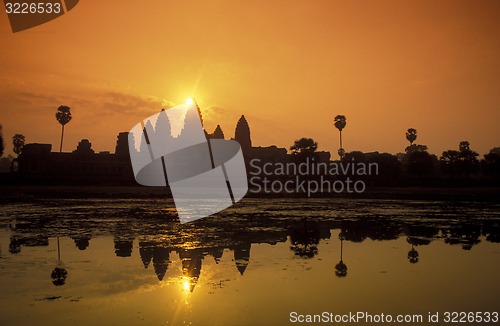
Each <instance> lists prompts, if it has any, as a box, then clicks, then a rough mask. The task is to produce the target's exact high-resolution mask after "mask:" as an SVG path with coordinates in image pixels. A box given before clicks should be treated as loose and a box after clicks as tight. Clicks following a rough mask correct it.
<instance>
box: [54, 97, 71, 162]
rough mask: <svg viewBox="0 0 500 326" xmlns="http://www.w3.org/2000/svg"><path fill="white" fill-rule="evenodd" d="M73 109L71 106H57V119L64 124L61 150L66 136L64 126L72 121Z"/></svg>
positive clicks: (60, 150)
mask: <svg viewBox="0 0 500 326" xmlns="http://www.w3.org/2000/svg"><path fill="white" fill-rule="evenodd" d="M70 110H71V109H70V108H69V106H64V105H61V106H60V107H58V108H57V112H56V119H57V121H58V122H59V123H60V124H61V126H62V133H61V146H60V147H59V152H62V145H63V138H64V126H65V125H66V124H67V123H68V122H70V121H71V111H70Z"/></svg>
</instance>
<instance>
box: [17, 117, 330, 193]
mask: <svg viewBox="0 0 500 326" xmlns="http://www.w3.org/2000/svg"><path fill="white" fill-rule="evenodd" d="M195 114H196V111H194V110H190V111H188V113H187V114H186V117H185V120H184V127H183V128H182V130H181V131H180V133H179V135H177V136H176V137H190V132H192V130H194V129H195V128H192V127H191V126H190V125H191V124H193V123H194V121H195V118H197V117H195V116H193V115H195ZM198 114H200V117H201V113H200V112H199V111H198ZM160 115H164V117H163V118H162V119H158V120H157V122H156V125H155V126H154V127H153V125H152V124H151V122H150V121H148V122H147V123H146V125H145V127H144V131H145V132H144V133H143V134H142V136H141V139H140V140H139V145H138V146H137V145H136V147H135V148H132V151H136V152H141V151H143V150H147V144H148V143H149V141H150V139H152V138H156V139H159V140H161V141H162V142H164V143H166V144H167V146H168V144H172V145H173V146H174V144H175V142H173V139H174V138H176V137H174V136H173V135H172V133H171V126H170V122H169V120H168V117H167V115H166V114H165V110H162V111H161V112H160ZM202 122H203V119H202ZM160 124H165V125H161V126H160ZM204 132H205V135H206V138H207V139H224V138H225V134H224V131H223V130H222V128H221V127H220V125H217V127H216V128H215V130H214V131H213V132H212V133H208V132H207V131H206V130H205V131H204ZM146 135H147V136H146ZM128 137H129V133H128V132H120V133H119V134H118V136H117V140H116V146H115V151H114V153H110V152H108V151H103V152H98V153H96V152H95V151H94V150H93V149H92V143H91V142H90V141H89V140H88V139H82V140H81V141H80V142H79V143H78V145H77V148H76V149H75V150H74V151H72V152H69V153H68V152H63V153H58V152H53V151H52V145H51V144H38V143H30V144H26V145H24V147H23V149H22V153H21V154H20V156H19V157H18V159H17V160H16V164H17V177H18V178H17V179H16V181H18V182H25V183H43V184H87V185H94V184H96V185H114V184H117V185H135V184H136V182H135V179H134V176H133V172H132V166H131V162H130V152H129V144H128V142H129V138H128ZM231 139H234V140H236V141H238V143H239V144H240V146H241V149H242V152H243V156H244V158H245V162H246V163H247V166H248V162H249V161H250V160H252V159H258V160H259V162H260V163H261V164H264V163H266V162H272V163H276V162H282V163H286V162H289V161H291V154H288V151H287V149H286V148H280V147H277V146H274V145H272V146H267V147H261V146H258V147H255V146H252V138H251V132H250V126H249V123H248V121H247V119H246V118H245V116H244V115H242V116H241V118H240V119H239V120H238V122H237V124H236V128H235V132H234V138H231ZM136 141H137V140H135V139H134V142H136ZM316 158H317V160H318V161H323V162H328V161H329V160H330V153H329V152H316Z"/></svg>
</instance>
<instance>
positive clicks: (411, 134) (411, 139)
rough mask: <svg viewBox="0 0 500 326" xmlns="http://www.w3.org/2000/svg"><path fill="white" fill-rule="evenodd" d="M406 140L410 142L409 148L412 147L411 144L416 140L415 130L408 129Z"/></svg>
mask: <svg viewBox="0 0 500 326" xmlns="http://www.w3.org/2000/svg"><path fill="white" fill-rule="evenodd" d="M406 139H407V140H408V141H409V142H410V146H411V145H413V142H414V141H415V140H417V129H414V128H410V129H408V131H407V132H406Z"/></svg>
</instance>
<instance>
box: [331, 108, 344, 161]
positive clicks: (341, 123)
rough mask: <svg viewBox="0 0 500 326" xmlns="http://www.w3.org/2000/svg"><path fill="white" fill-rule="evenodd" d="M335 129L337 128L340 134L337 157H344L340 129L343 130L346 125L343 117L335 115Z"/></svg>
mask: <svg viewBox="0 0 500 326" xmlns="http://www.w3.org/2000/svg"><path fill="white" fill-rule="evenodd" d="M333 121H334V125H335V128H337V129H338V130H339V132H340V148H339V151H338V153H339V156H340V158H343V157H344V154H345V151H344V147H343V146H342V129H344V128H345V125H346V118H345V115H337V116H336V117H335V119H333Z"/></svg>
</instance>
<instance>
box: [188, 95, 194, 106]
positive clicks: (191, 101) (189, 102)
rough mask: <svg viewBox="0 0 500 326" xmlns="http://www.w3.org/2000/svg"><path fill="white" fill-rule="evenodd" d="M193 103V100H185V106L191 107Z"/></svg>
mask: <svg viewBox="0 0 500 326" xmlns="http://www.w3.org/2000/svg"><path fill="white" fill-rule="evenodd" d="M193 103H194V100H193V99H192V98H190V97H188V98H187V99H186V105H192V104H193Z"/></svg>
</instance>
